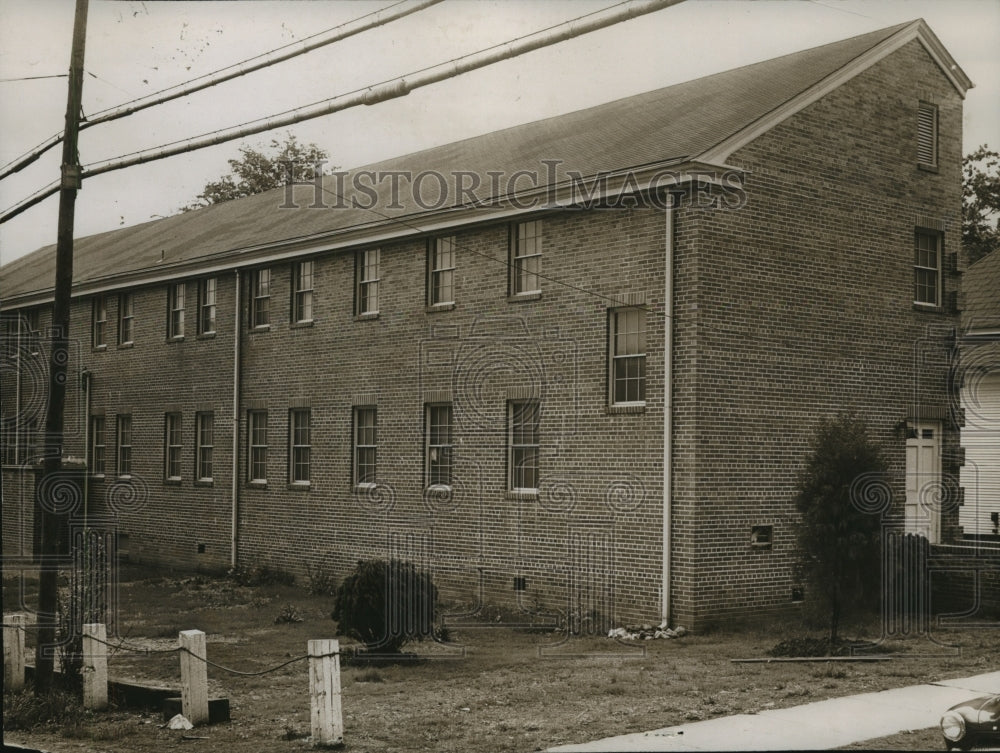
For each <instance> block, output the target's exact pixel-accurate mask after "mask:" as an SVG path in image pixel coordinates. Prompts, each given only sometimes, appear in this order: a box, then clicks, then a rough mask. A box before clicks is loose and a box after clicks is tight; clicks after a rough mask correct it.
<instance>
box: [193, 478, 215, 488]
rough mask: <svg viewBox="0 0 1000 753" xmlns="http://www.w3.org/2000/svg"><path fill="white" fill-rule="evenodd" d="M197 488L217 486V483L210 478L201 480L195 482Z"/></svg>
mask: <svg viewBox="0 0 1000 753" xmlns="http://www.w3.org/2000/svg"><path fill="white" fill-rule="evenodd" d="M194 485H195V486H215V481H213V480H212V479H210V478H200V479H197V480H196V481H195V482H194Z"/></svg>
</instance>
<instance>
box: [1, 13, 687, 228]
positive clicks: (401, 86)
mask: <svg viewBox="0 0 1000 753" xmlns="http://www.w3.org/2000/svg"><path fill="white" fill-rule="evenodd" d="M682 1H683V0H623V2H620V3H617V4H615V5H612V6H609V7H607V8H604V9H602V10H599V11H593V12H591V13H586V14H584V15H582V16H578V17H576V18H573V19H570V20H569V21H565V22H563V23H561V24H556V25H554V26H550V27H547V28H545V29H542V30H540V31H536V32H532V33H531V34H526V35H524V36H521V37H516V38H515V39H512V40H510V41H508V42H503V43H501V44H498V45H493V46H492V47H488V48H485V49H483V50H480V51H478V52H474V53H471V54H469V55H464V56H462V57H459V58H454V59H452V60H449V61H447V62H444V63H440V64H438V65H435V66H430V67H428V68H422V69H420V70H418V71H415V72H413V73H410V74H407V75H404V76H399V77H397V78H395V79H389V80H386V81H383V82H381V83H378V84H373V85H372V86H370V87H367V88H364V89H356V90H354V91H353V92H349V93H347V94H342V95H339V96H336V97H333V98H331V99H328V100H323V101H321V102H318V103H314V104H312V105H307V106H305V107H300V108H296V109H294V110H288V111H285V112H283V113H279V114H277V115H273V116H270V117H268V118H260V119H257V120H254V121H250V122H249V123H245V124H243V125H239V126H235V127H232V128H229V129H224V130H219V131H212V132H210V133H207V134H202V135H200V136H194V137H192V138H190V139H185V140H183V141H176V142H170V143H169V144H164V145H161V146H159V147H154V148H152V149H147V150H143V151H140V152H132V153H130V154H127V155H123V156H121V157H116V158H113V159H110V160H105V161H104V162H98V163H92V164H90V165H85V166H84V167H83V172H82V175H81V177H83V178H89V177H93V176H95V175H100V174H102V173H106V172H111V171H113V170H121V169H122V168H125V167H132V166H134V165H141V164H145V163H147V162H153V161H155V160H160V159H164V158H166V157H173V156H175V155H178V154H184V153H187V152H192V151H195V150H197V149H203V148H205V147H209V146H215V145H217V144H222V143H225V142H227V141H233V140H235V139H238V138H243V137H245V136H252V135H254V134H257V133H262V132H264V131H270V130H274V129H276V128H284V127H285V126H288V125H293V124H295V123H300V122H302V121H304V120H310V119H312V118H318V117H321V116H323V115H330V114H332V113H335V112H339V111H341V110H346V109H349V108H352V107H358V106H359V105H375V104H378V103H379V102H384V101H386V100H389V99H395V98H397V97H403V96H405V95H407V94H409V93H410V92H411V91H413V90H414V89H419V88H422V87H424V86H429V85H430V84H434V83H437V82H439V81H444V80H446V79H449V78H455V77H456V76H459V75H461V74H463V73H468V72H469V71H473V70H476V69H478V68H484V67H486V66H488V65H492V64H493V63H497V62H500V61H502V60H508V59H510V58H513V57H517V56H519V55H523V54H525V53H527V52H532V51H533V50H537V49H540V48H542V47H548V46H550V45H553V44H557V43H559V42H563V41H566V40H568V39H573V38H575V37H578V36H582V35H584V34H587V33H590V32H592V31H596V30H598V29H602V28H606V27H608V26H612V25H614V24H617V23H620V22H622V21H627V20H629V19H632V18H636V17H637V16H641V15H645V14H647V13H652V12H654V11H658V10H662V9H663V8H667V7H669V6H671V5H676V4H677V3H680V2H682ZM56 190H58V188H56V189H55V190H51V189H46V190H43V191H41V192H39V193H37V194H35V195H34V196H32V197H31V198H30V199H28V200H26V201H23V202H21V203H19V204H17V205H15V206H13V207H10V208H9V209H8V210H6V211H5V212H4V213H3V215H0V224H2V223H4V222H6V221H7V220H9V219H11V218H13V217H16V216H17V215H18V214H20V213H21V212H23V211H24V210H26V209H28V208H29V207H31V206H34V205H35V204H37V203H38V202H40V201H42V200H43V199H45V198H47V197H48V196H51V195H52V193H55V191H56Z"/></svg>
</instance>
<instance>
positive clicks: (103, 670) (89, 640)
mask: <svg viewBox="0 0 1000 753" xmlns="http://www.w3.org/2000/svg"><path fill="white" fill-rule="evenodd" d="M107 639H108V637H107V628H105V627H104V624H103V623H100V622H90V623H87V624H86V625H84V626H83V707H84V708H85V709H93V710H94V711H104V709H106V708H107V707H108V647H107V646H106V645H105V641H107Z"/></svg>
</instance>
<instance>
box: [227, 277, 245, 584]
mask: <svg viewBox="0 0 1000 753" xmlns="http://www.w3.org/2000/svg"><path fill="white" fill-rule="evenodd" d="M233 272H234V273H235V275H236V305H235V306H234V310H235V312H236V314H235V316H234V322H233V488H232V492H231V494H232V500H233V505H232V506H233V517H232V521H231V522H230V529H229V567H230V568H232V569H235V568H236V530H237V525H238V522H239V512H240V500H239V491H240V478H239V470H240V338H241V334H240V321H241V319H242V317H241V316H240V313H241V312H240V270H238V269H235V270H233Z"/></svg>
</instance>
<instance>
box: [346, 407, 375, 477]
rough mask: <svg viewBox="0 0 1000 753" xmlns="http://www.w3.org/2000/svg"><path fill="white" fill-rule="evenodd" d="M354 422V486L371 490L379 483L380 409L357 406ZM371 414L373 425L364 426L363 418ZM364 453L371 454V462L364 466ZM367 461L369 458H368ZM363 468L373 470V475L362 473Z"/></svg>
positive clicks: (352, 464) (352, 465)
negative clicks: (362, 457) (370, 488)
mask: <svg viewBox="0 0 1000 753" xmlns="http://www.w3.org/2000/svg"><path fill="white" fill-rule="evenodd" d="M353 412H354V416H353V418H354V420H353V421H352V422H351V425H352V441H351V445H352V452H351V454H352V462H351V467H352V469H353V478H354V485H355V487H357V488H369V487H373V486H375V485H376V483H377V478H378V408H377V407H376V406H374V405H356V406H354V411H353ZM368 414H371V417H372V421H371V424H367V423H366V424H365V425H364V426H362V424H361V418H362V416H367V415H368ZM369 430H370V435H369V434H367V433H366V434H364V435H362V431H366V432H367V431H369ZM362 452H364V453H366V455H367V453H369V452H370V453H371V462H365V463H364V464H362V462H361V455H362ZM366 460H367V458H366ZM362 467H365V468H368V467H370V468H371V475H369V474H367V473H362V472H361V469H362Z"/></svg>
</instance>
